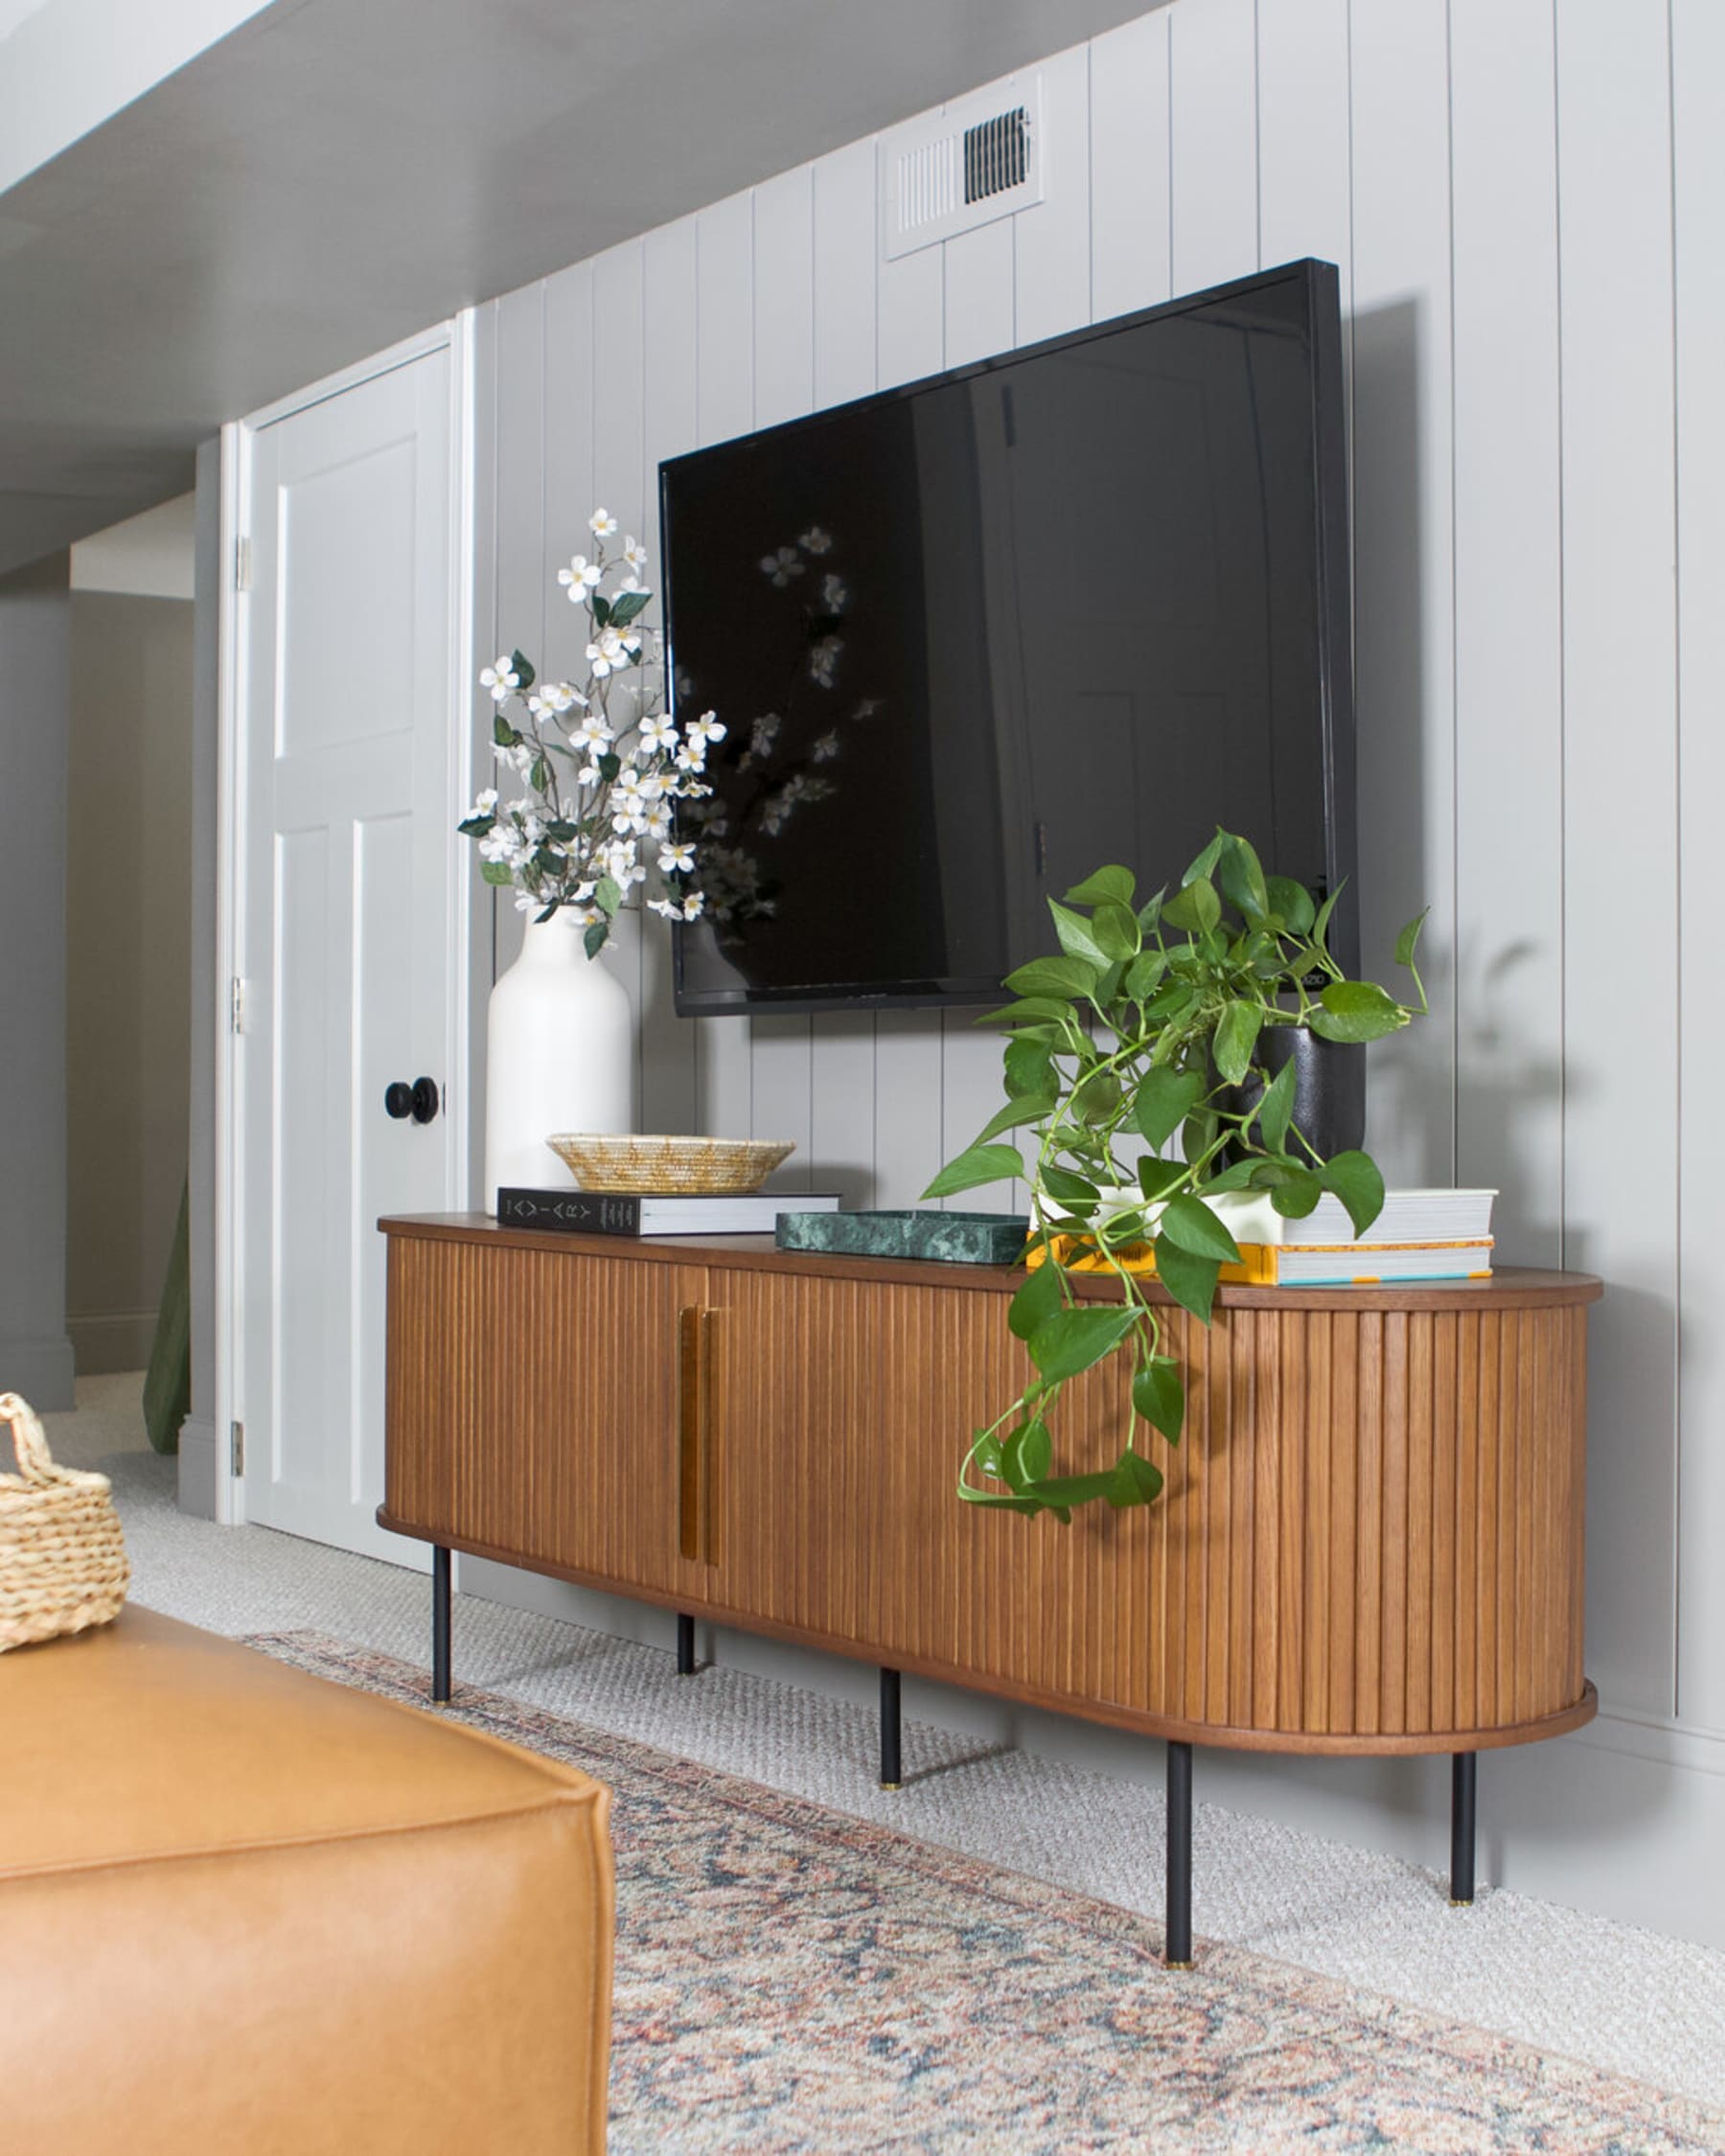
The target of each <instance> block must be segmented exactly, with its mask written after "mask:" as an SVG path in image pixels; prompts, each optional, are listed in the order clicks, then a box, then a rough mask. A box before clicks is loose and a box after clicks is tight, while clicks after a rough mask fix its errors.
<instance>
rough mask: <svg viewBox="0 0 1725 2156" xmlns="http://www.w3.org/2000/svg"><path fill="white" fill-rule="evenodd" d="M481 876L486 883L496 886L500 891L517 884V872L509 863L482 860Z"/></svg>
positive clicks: (480, 865)
mask: <svg viewBox="0 0 1725 2156" xmlns="http://www.w3.org/2000/svg"><path fill="white" fill-rule="evenodd" d="M479 874H480V876H481V878H482V879H483V880H484V881H485V882H486V883H492V884H495V886H496V888H497V889H498V890H505V889H507V888H508V886H509V885H510V884H511V883H514V882H515V870H514V869H513V868H511V867H510V865H509V863H508V862H507V861H502V860H482V861H481V862H480V863H479Z"/></svg>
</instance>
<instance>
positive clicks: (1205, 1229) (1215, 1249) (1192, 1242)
mask: <svg viewBox="0 0 1725 2156" xmlns="http://www.w3.org/2000/svg"><path fill="white" fill-rule="evenodd" d="M1163 1237H1167V1238H1170V1239H1172V1240H1173V1241H1174V1242H1176V1243H1178V1244H1179V1245H1180V1247H1181V1249H1182V1250H1190V1251H1191V1252H1192V1254H1193V1256H1194V1257H1207V1258H1215V1259H1216V1260H1217V1261H1218V1262H1219V1263H1220V1262H1222V1261H1223V1260H1226V1261H1227V1262H1228V1263H1229V1264H1230V1265H1238V1264H1239V1262H1240V1246H1239V1245H1238V1244H1237V1243H1236V1242H1235V1241H1234V1239H1233V1237H1232V1236H1231V1235H1230V1233H1229V1232H1228V1229H1227V1228H1226V1227H1223V1225H1222V1223H1221V1222H1220V1221H1219V1220H1218V1219H1217V1218H1216V1216H1215V1214H1214V1213H1212V1212H1211V1211H1210V1209H1209V1207H1208V1206H1207V1204H1205V1203H1204V1201H1203V1199H1202V1198H1194V1197H1193V1196H1192V1194H1191V1192H1190V1191H1189V1190H1183V1191H1181V1192H1180V1193H1179V1195H1178V1196H1176V1197H1173V1198H1170V1199H1169V1200H1168V1203H1167V1204H1166V1205H1165V1206H1164V1207H1163V1208H1162V1217H1161V1235H1159V1236H1158V1237H1157V1243H1156V1247H1157V1250H1158V1252H1159V1253H1160V1252H1161V1246H1162V1239H1163ZM1158 1263H1159V1264H1160V1263H1161V1258H1160V1254H1159V1257H1158ZM1170 1292H1171V1291H1170Z"/></svg>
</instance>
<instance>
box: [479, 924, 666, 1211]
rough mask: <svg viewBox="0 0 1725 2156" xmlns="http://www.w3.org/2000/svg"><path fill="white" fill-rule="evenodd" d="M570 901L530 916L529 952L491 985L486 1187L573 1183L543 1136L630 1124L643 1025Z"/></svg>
mask: <svg viewBox="0 0 1725 2156" xmlns="http://www.w3.org/2000/svg"><path fill="white" fill-rule="evenodd" d="M583 934H584V930H583V929H582V927H581V926H580V924H579V923H578V922H577V921H576V920H575V918H574V915H573V914H572V913H570V912H569V911H568V910H567V909H564V910H563V911H562V912H559V913H555V914H553V915H552V917H551V919H550V920H549V921H545V922H542V923H541V922H536V921H530V922H529V923H528V924H527V933H526V938H525V940H524V942H523V943H522V945H521V954H520V956H519V957H518V958H517V960H516V962H515V964H514V965H513V966H511V967H510V969H509V971H508V972H507V973H506V974H505V975H503V977H502V979H501V980H499V981H498V982H497V984H496V986H495V988H494V989H493V990H492V992H491V1008H490V1013H489V1017H488V1021H487V1025H486V1045H485V1189H484V1192H483V1196H482V1203H483V1204H484V1205H485V1209H486V1210H487V1211H488V1212H493V1211H495V1209H496V1204H497V1190H498V1186H499V1185H500V1184H522V1185H525V1186H526V1187H527V1188H529V1189H557V1188H561V1187H563V1186H564V1185H567V1186H568V1187H570V1188H573V1186H574V1181H575V1179H574V1177H573V1176H571V1175H570V1173H569V1171H568V1169H567V1168H565V1167H564V1166H563V1162H562V1161H561V1160H560V1159H559V1158H558V1157H557V1155H556V1154H555V1153H553V1152H552V1150H551V1148H550V1147H549V1146H548V1145H547V1144H546V1143H545V1140H546V1138H547V1137H549V1136H550V1135H551V1134H552V1133H553V1132H554V1131H632V1130H633V1128H634V1092H635V1025H634V1014H633V1013H632V1010H631V1009H630V1004H629V995H628V991H627V990H626V989H625V988H624V986H623V984H622V982H621V981H620V980H618V978H617V976H616V975H614V974H613V973H612V972H611V971H610V969H609V966H608V965H607V964H606V954H605V952H601V953H600V955H599V956H598V957H597V958H588V957H587V955H586V952H585V950H584V949H583V948H582V937H583Z"/></svg>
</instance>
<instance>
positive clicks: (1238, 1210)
mask: <svg viewBox="0 0 1725 2156" xmlns="http://www.w3.org/2000/svg"><path fill="white" fill-rule="evenodd" d="M1098 1196H1099V1197H1100V1199H1101V1201H1102V1202H1101V1205H1100V1207H1099V1209H1098V1211H1097V1214H1096V1225H1097V1227H1104V1226H1106V1224H1107V1223H1108V1222H1109V1221H1110V1220H1112V1219H1113V1218H1114V1217H1115V1214H1116V1213H1125V1212H1133V1211H1136V1210H1137V1209H1138V1206H1139V1205H1141V1204H1143V1197H1142V1194H1141V1193H1140V1191H1139V1190H1138V1185H1137V1184H1136V1183H1131V1182H1123V1183H1109V1184H1105V1185H1104V1186H1103V1188H1102V1189H1101V1190H1100V1191H1099V1193H1098ZM1033 1203H1034V1204H1035V1206H1036V1208H1037V1211H1038V1213H1039V1214H1040V1215H1041V1217H1043V1218H1045V1219H1046V1220H1048V1221H1050V1222H1060V1221H1063V1220H1065V1219H1066V1218H1067V1217H1068V1215H1067V1210H1066V1207H1065V1206H1064V1205H1062V1204H1060V1202H1059V1200H1058V1199H1055V1198H1049V1197H1046V1196H1045V1195H1044V1193H1042V1192H1041V1191H1038V1192H1036V1193H1035V1194H1034V1199H1033ZM1200 1203H1201V1204H1206V1205H1207V1206H1208V1207H1209V1209H1210V1211H1211V1212H1212V1213H1214V1214H1215V1216H1216V1218H1217V1219H1218V1220H1219V1221H1220V1222H1221V1223H1222V1225H1223V1227H1226V1228H1227V1229H1228V1231H1229V1233H1230V1235H1231V1236H1232V1237H1233V1239H1234V1241H1235V1242H1236V1243H1279V1242H1280V1241H1281V1240H1282V1223H1281V1215H1280V1214H1279V1213H1278V1212H1277V1211H1276V1207H1275V1205H1274V1204H1272V1203H1271V1199H1270V1193H1269V1192H1268V1191H1267V1190H1224V1191H1222V1192H1220V1193H1219V1194H1218V1195H1217V1196H1216V1197H1214V1198H1205V1199H1202V1200H1201V1201H1200ZM1161 1211H1162V1209H1161V1206H1160V1205H1150V1206H1146V1207H1145V1214H1146V1222H1147V1226H1148V1227H1149V1229H1150V1232H1151V1233H1152V1234H1154V1233H1155V1232H1156V1227H1157V1224H1158V1222H1159V1221H1160V1220H1161Z"/></svg>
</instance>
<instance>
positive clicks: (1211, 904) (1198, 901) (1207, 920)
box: [1161, 857, 1222, 935]
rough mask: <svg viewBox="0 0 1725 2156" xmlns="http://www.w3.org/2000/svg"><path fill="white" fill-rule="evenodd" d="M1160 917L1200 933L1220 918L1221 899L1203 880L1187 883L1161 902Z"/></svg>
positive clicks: (1180, 927) (1211, 886) (1209, 884)
mask: <svg viewBox="0 0 1725 2156" xmlns="http://www.w3.org/2000/svg"><path fill="white" fill-rule="evenodd" d="M1201 858H1202V857H1201ZM1161 917H1162V919H1163V920H1164V921H1167V922H1170V923H1171V924H1172V925H1173V926H1174V927H1175V928H1177V929H1191V930H1195V931H1196V932H1197V933H1199V934H1200V935H1202V934H1203V933H1204V932H1205V931H1206V930H1207V929H1213V928H1214V927H1215V925H1216V923H1217V922H1218V921H1220V920H1221V918H1222V901H1221V900H1220V899H1219V898H1218V897H1217V896H1216V886H1215V885H1214V884H1213V883H1205V882H1200V883H1187V884H1186V885H1185V887H1184V889H1183V890H1178V891H1176V892H1175V894H1174V896H1173V897H1172V898H1171V899H1167V900H1165V901H1164V902H1163V905H1162V909H1161Z"/></svg>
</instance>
